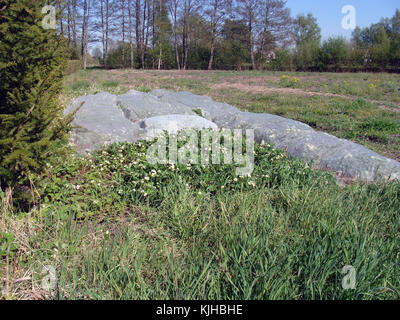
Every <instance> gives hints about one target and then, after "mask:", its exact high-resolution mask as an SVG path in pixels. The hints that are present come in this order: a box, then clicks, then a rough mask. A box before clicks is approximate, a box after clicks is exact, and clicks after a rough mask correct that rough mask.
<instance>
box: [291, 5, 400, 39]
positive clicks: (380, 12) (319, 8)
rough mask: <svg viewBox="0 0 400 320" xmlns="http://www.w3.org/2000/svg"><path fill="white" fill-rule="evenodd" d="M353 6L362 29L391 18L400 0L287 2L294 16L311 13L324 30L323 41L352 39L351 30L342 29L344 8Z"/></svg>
mask: <svg viewBox="0 0 400 320" xmlns="http://www.w3.org/2000/svg"><path fill="white" fill-rule="evenodd" d="M345 5H352V6H354V7H355V9H356V24H357V26H359V27H360V28H363V27H367V26H370V25H371V23H376V22H379V21H380V19H381V18H382V17H384V18H389V17H390V18H391V17H392V16H393V15H394V13H395V11H396V8H399V9H400V0H287V7H288V8H290V9H291V13H292V16H293V17H295V16H297V15H298V14H301V13H304V14H307V13H309V12H311V13H312V14H313V15H314V16H315V17H316V18H317V19H318V24H319V25H320V27H321V30H322V39H323V40H325V39H327V38H328V37H330V36H337V35H342V36H344V37H346V38H350V37H351V32H352V31H351V30H344V29H343V28H342V19H343V17H344V14H342V7H343V6H345Z"/></svg>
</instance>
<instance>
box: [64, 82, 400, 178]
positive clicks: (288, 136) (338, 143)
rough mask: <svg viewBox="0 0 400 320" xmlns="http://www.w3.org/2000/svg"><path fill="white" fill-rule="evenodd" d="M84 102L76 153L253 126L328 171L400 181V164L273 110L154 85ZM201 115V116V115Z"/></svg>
mask: <svg viewBox="0 0 400 320" xmlns="http://www.w3.org/2000/svg"><path fill="white" fill-rule="evenodd" d="M82 101H85V105H84V106H83V107H82V109H81V110H80V111H79V112H78V113H77V115H76V117H75V120H74V122H73V124H74V125H76V126H80V128H78V129H75V130H74V132H73V135H72V142H73V143H74V144H75V145H76V146H77V148H78V151H82V150H94V149H96V148H97V147H98V146H99V145H101V144H104V143H111V142H117V141H126V142H133V141H137V140H139V139H143V138H144V137H148V136H149V135H151V132H154V131H157V130H167V131H169V132H176V131H177V130H179V129H183V128H196V129H201V128H213V129H216V128H229V129H234V128H242V129H254V134H255V139H256V141H257V142H261V141H263V140H264V141H265V142H269V143H273V144H275V146H276V147H277V148H279V149H283V150H286V152H287V153H288V155H291V156H294V157H297V158H300V159H304V160H306V161H308V162H310V161H313V163H314V164H315V165H316V166H317V167H319V168H321V169H326V170H331V171H335V172H340V173H342V175H343V176H346V177H350V178H354V179H360V180H365V181H373V180H380V179H383V180H387V179H400V163H399V162H397V161H395V160H392V159H388V158H386V157H383V156H381V155H379V154H377V153H375V152H373V151H371V150H369V149H367V148H365V147H363V146H361V145H359V144H356V143H353V142H351V141H348V140H344V139H339V138H337V137H334V136H332V135H329V134H326V133H323V132H318V131H315V130H313V129H312V128H311V127H310V126H308V125H306V124H304V123H301V122H298V121H295V120H290V119H286V118H283V117H280V116H276V115H271V114H258V113H251V112H242V111H240V110H239V109H237V108H235V107H233V106H231V105H228V104H226V103H219V102H215V101H213V100H212V99H211V98H209V97H205V96H198V95H194V94H191V93H190V92H169V91H166V90H163V89H157V90H154V91H152V92H151V93H149V94H146V93H142V92H137V91H134V90H131V91H129V92H128V93H126V94H124V95H120V96H114V95H111V94H108V93H99V94H96V95H91V96H85V97H80V98H78V99H77V100H75V101H74V102H73V103H72V104H71V106H70V107H69V108H67V109H66V111H65V114H67V113H70V112H72V111H73V110H74V109H75V108H76V107H77V106H79V105H80V103H81V102H82ZM199 115H201V117H200V116H199Z"/></svg>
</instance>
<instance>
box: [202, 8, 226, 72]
mask: <svg viewBox="0 0 400 320" xmlns="http://www.w3.org/2000/svg"><path fill="white" fill-rule="evenodd" d="M231 6H232V0H212V2H211V8H210V9H208V10H206V14H207V15H208V16H209V17H210V27H211V41H210V60H209V62H208V70H211V69H212V65H213V61H214V52H215V42H216V38H217V35H218V33H219V31H220V28H221V24H222V23H223V22H224V19H225V17H226V15H227V13H228V12H229V11H230V9H231Z"/></svg>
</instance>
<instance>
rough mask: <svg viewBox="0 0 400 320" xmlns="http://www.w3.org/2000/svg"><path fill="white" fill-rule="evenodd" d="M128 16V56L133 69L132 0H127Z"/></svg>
mask: <svg viewBox="0 0 400 320" xmlns="http://www.w3.org/2000/svg"><path fill="white" fill-rule="evenodd" d="M128 16H129V50H130V51H129V57H130V60H129V61H130V67H131V69H133V34H132V33H133V21H132V0H128Z"/></svg>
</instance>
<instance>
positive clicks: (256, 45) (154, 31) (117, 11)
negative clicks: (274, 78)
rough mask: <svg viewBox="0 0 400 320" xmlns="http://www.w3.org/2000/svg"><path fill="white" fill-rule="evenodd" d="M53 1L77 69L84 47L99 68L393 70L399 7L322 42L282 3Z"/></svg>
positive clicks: (398, 66) (311, 22) (309, 22)
mask: <svg viewBox="0 0 400 320" xmlns="http://www.w3.org/2000/svg"><path fill="white" fill-rule="evenodd" d="M58 6H59V8H58V9H59V11H60V13H61V14H60V15H59V18H58V20H59V21H58V25H59V28H60V32H61V33H62V34H64V36H65V38H66V39H67V40H68V44H69V48H70V56H71V59H73V60H78V59H80V60H81V62H82V63H79V67H81V66H82V67H83V68H84V69H86V67H87V65H88V56H89V52H90V56H93V57H94V58H96V59H98V60H99V61H100V63H101V65H102V66H104V67H105V68H141V69H181V70H186V69H203V70H207V69H217V70H250V69H253V70H254V69H258V70H272V71H341V72H345V71H389V72H393V71H394V72H396V71H399V70H400V10H396V12H394V15H393V16H392V17H389V18H382V19H381V20H380V22H378V23H375V24H372V25H371V26H370V27H367V28H363V29H360V28H359V27H357V28H356V29H355V30H354V31H353V35H352V39H351V40H346V39H345V38H343V37H332V38H328V39H326V40H324V41H322V39H321V28H320V27H319V25H318V23H317V19H316V18H315V17H314V16H313V15H312V14H307V15H299V16H297V17H292V16H291V13H290V9H289V8H288V7H287V6H286V1H284V0H96V1H94V0H60V3H59V5H58ZM89 59H90V57H89ZM89 62H90V61H89ZM76 65H77V66H78V63H76Z"/></svg>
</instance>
